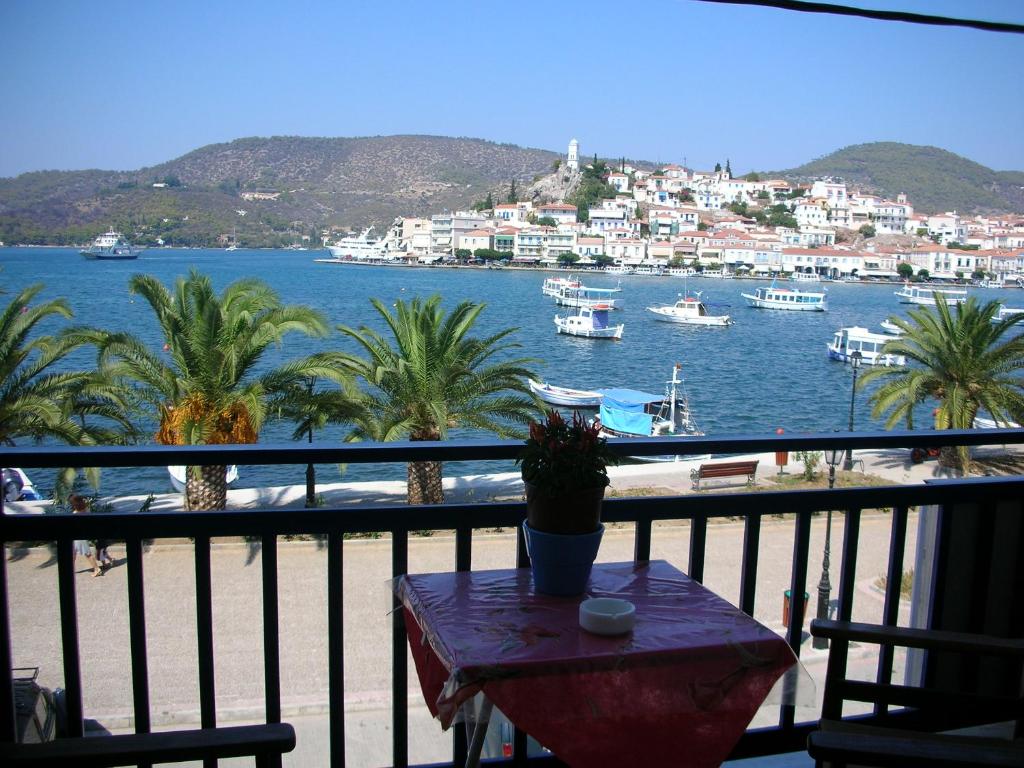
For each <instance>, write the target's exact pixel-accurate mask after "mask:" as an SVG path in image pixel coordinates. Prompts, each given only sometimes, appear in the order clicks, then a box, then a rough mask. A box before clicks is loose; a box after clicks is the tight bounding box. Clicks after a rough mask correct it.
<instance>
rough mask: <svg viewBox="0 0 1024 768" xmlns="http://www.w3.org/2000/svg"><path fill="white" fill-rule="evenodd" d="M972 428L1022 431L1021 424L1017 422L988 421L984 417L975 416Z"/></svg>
mask: <svg viewBox="0 0 1024 768" xmlns="http://www.w3.org/2000/svg"><path fill="white" fill-rule="evenodd" d="M972 426H973V427H974V428H975V429H1020V424H1018V423H1017V422H1015V421H1003V420H1002V419H986V418H985V417H983V416H975V417H974V423H973V424H972Z"/></svg>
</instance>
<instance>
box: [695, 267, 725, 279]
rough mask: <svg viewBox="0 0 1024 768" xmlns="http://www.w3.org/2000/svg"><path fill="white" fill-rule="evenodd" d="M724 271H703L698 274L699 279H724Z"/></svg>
mask: <svg viewBox="0 0 1024 768" xmlns="http://www.w3.org/2000/svg"><path fill="white" fill-rule="evenodd" d="M725 274H726V273H725V270H724V269H705V270H704V271H703V272H701V273H700V276H701V277H725Z"/></svg>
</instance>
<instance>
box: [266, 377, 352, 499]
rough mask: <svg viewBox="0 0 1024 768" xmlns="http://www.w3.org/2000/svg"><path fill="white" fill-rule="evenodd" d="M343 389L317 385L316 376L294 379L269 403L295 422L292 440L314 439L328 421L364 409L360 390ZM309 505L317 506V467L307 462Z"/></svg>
mask: <svg viewBox="0 0 1024 768" xmlns="http://www.w3.org/2000/svg"><path fill="white" fill-rule="evenodd" d="M341 383H342V385H343V386H342V388H341V389H318V388H317V377H316V376H307V377H305V378H304V379H302V380H295V381H293V382H292V383H290V384H289V385H288V386H286V387H285V388H284V389H283V390H281V391H280V392H279V393H278V394H277V396H276V397H275V398H274V399H273V401H272V402H271V404H270V408H271V410H272V411H276V414H277V416H278V417H279V418H283V419H288V420H289V421H293V422H295V430H294V431H293V432H292V440H302V439H303V438H306V439H307V440H308V441H309V443H311V444H312V442H313V433H314V432H315V431H316V430H318V429H323V428H324V427H326V426H327V425H328V424H342V423H346V422H351V421H353V420H354V419H356V418H358V417H359V415H360V414H361V413H362V409H361V407H360V406H359V403H358V394H354V393H351V392H349V391H348V387H347V382H344V381H343V382H341ZM306 506H307V507H315V506H316V468H315V467H314V466H313V465H312V464H307V465H306Z"/></svg>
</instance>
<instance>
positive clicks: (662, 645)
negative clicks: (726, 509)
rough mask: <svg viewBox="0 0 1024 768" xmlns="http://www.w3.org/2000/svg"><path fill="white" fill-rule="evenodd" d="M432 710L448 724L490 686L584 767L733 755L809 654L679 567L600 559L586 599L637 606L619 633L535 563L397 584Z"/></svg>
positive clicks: (695, 762) (545, 740)
mask: <svg viewBox="0 0 1024 768" xmlns="http://www.w3.org/2000/svg"><path fill="white" fill-rule="evenodd" d="M395 589H396V592H397V594H398V596H399V599H401V601H402V603H403V605H404V607H405V618H406V625H407V629H408V634H409V643H410V646H411V648H412V652H413V658H414V659H415V663H416V671H417V673H418V675H419V679H420V685H421V687H422V689H423V694H424V697H425V698H426V701H427V706H428V707H429V708H430V711H431V713H432V714H433V715H434V716H435V717H437V718H438V719H439V720H440V721H441V724H442V725H443V726H444V727H445V728H448V727H449V726H450V725H451V723H452V721H453V720H454V718H455V716H456V714H457V712H458V710H459V707H460V706H461V704H462V703H463V702H465V701H466V700H467V699H469V698H470V697H472V696H474V695H475V694H477V693H479V692H481V691H482V692H483V693H484V694H485V695H486V696H487V697H488V698H489V699H490V700H491V701H492V702H493V703H494V705H495V706H496V707H498V708H499V709H500V710H501V711H502V712H504V713H505V715H507V716H508V718H509V719H510V720H511V721H512V722H513V723H515V724H516V725H517V726H519V727H520V728H522V729H523V730H525V731H526V732H527V733H529V734H530V735H531V736H533V737H534V738H535V739H537V741H539V742H540V743H541V744H543V745H544V746H546V747H547V748H548V749H550V750H551V751H552V752H554V753H555V754H556V755H558V757H559V758H561V759H562V760H563V761H564V762H566V763H568V764H569V765H573V766H598V767H600V766H622V765H688V766H712V765H718V764H719V763H721V762H722V761H723V760H724V759H725V758H726V757H727V756H728V754H729V752H730V751H731V750H732V748H733V746H734V745H735V744H736V742H737V741H738V740H739V738H740V736H742V735H743V732H744V730H745V729H746V727H747V725H748V724H749V722H750V720H751V719H752V718H753V716H754V714H755V712H756V711H757V709H758V707H759V706H760V705H761V703H762V702H763V701H764V699H765V697H766V696H767V695H768V693H769V691H770V690H771V688H772V686H773V684H774V683H775V681H776V680H777V679H778V678H779V676H780V675H781V674H782V673H783V672H784V671H785V670H786V669H787V668H789V667H790V666H792V665H793V664H794V663H796V657H795V656H794V655H793V652H792V650H791V649H790V648H789V646H788V645H787V644H786V643H785V641H784V640H783V639H782V638H781V637H779V636H778V635H776V634H775V633H774V632H772V631H771V630H769V629H767V628H766V627H764V626H762V625H761V624H759V623H758V622H756V621H755V620H754V619H752V618H751V617H750V616H747V615H746V614H745V613H743V612H741V611H740V610H739V609H738V608H736V607H734V606H733V605H730V604H729V603H728V602H726V601H725V600H723V599H722V598H720V597H718V596H717V595H715V594H714V593H713V592H711V591H710V590H708V589H706V588H705V587H704V586H702V585H701V584H698V583H697V582H695V581H693V580H692V579H690V578H689V577H688V576H686V575H685V574H683V573H681V572H680V571H678V570H677V569H676V568H674V567H672V566H671V565H669V564H668V563H666V562H664V561H661V560H655V561H651V562H648V563H609V564H598V565H595V566H594V570H593V572H592V575H591V577H590V584H589V587H588V591H587V595H585V596H584V597H618V598H622V599H625V600H629V601H630V602H632V603H634V604H635V605H636V626H635V628H634V629H633V631H632V632H630V633H629V634H626V635H621V636H618V637H602V636H598V635H593V634H590V633H588V632H586V631H584V630H582V629H580V627H579V603H580V602H581V600H582V599H584V598H583V597H579V598H557V597H550V596H547V595H539V594H536V593H535V592H534V591H533V587H532V584H531V579H530V571H529V569H509V570H497V571H471V572H464V573H455V572H449V573H434V574H419V575H410V576H405V577H402V578H401V579H399V580H398V581H397V582H396V586H395Z"/></svg>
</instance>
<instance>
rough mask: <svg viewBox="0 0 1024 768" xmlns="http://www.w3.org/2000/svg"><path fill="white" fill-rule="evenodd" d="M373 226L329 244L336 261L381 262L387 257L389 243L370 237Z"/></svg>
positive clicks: (328, 248)
mask: <svg viewBox="0 0 1024 768" xmlns="http://www.w3.org/2000/svg"><path fill="white" fill-rule="evenodd" d="M372 231H373V227H367V228H366V229H364V230H363V232H362V234H359V235H350V236H349V237H343V238H341V239H340V240H338V242H336V243H335V244H334V245H329V246H327V250H328V251H330V252H331V256H332V257H334V259H335V260H336V261H357V262H374V261H376V262H379V261H383V260H384V259H385V256H386V254H387V244H386V243H385V242H384V241H383V240H376V239H374V238H372V237H370V232H372Z"/></svg>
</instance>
